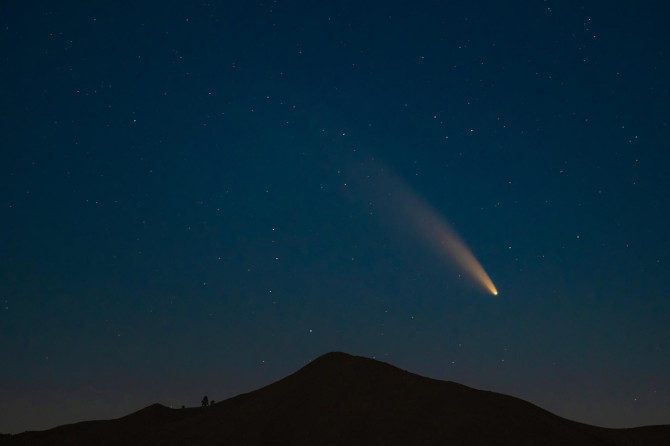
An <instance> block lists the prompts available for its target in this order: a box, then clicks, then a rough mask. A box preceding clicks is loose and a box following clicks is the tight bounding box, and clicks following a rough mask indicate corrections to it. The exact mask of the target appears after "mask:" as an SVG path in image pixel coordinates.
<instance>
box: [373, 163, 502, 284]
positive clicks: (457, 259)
mask: <svg viewBox="0 0 670 446" xmlns="http://www.w3.org/2000/svg"><path fill="white" fill-rule="evenodd" d="M369 177H370V176H369ZM374 180H376V181H377V184H376V186H375V189H377V190H378V191H381V190H383V191H384V192H383V199H382V200H380V201H379V202H380V203H381V204H382V207H383V208H387V209H389V210H390V211H392V213H393V214H394V216H395V219H397V220H398V221H400V222H402V223H404V224H403V226H404V227H406V228H409V229H411V230H412V232H415V233H416V236H417V237H419V238H420V239H422V240H423V241H424V242H425V243H427V244H428V246H430V247H432V248H433V249H434V250H435V251H436V252H437V253H438V254H439V255H440V256H441V257H443V258H445V259H446V260H448V261H449V262H450V263H452V264H453V265H454V266H455V267H456V268H457V269H458V270H461V271H463V272H464V273H465V274H466V275H467V276H468V277H469V278H470V279H472V280H473V282H474V283H476V284H477V285H478V286H479V287H480V288H482V290H484V291H486V292H487V293H491V294H492V295H494V296H497V295H498V290H497V288H496V286H495V285H494V284H493V281H492V280H491V278H490V277H489V275H488V274H487V273H486V271H485V270H484V267H483V266H482V265H481V263H479V261H478V260H477V258H476V257H475V255H474V254H473V253H472V251H471V250H470V248H468V246H467V245H466V244H465V242H464V241H463V240H462V239H461V237H459V235H458V234H457V233H456V231H455V230H454V229H453V228H452V227H451V226H450V225H449V223H447V221H446V219H445V218H443V217H442V216H441V215H440V214H439V213H438V212H437V211H435V210H434V208H433V207H432V206H430V205H429V204H428V203H427V202H426V201H425V200H423V199H422V198H421V197H420V196H419V195H417V194H416V193H414V192H413V191H412V189H411V188H410V187H409V186H408V185H407V184H406V183H405V182H403V181H402V180H401V179H399V178H397V177H395V176H394V175H392V174H391V173H390V172H389V171H388V169H380V170H379V171H377V174H376V175H375V176H374ZM380 188H381V189H380Z"/></svg>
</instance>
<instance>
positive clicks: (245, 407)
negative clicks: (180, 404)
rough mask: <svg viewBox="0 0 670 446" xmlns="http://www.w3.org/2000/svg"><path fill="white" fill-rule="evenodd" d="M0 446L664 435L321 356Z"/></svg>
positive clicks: (614, 440) (595, 441)
mask: <svg viewBox="0 0 670 446" xmlns="http://www.w3.org/2000/svg"><path fill="white" fill-rule="evenodd" d="M0 444H1V445H3V446H4V445H262V444H263V445H265V444H268V445H269V444H272V445H410V444H411V445H428V444H431V445H432V444H443V445H665V446H667V445H670V425H669V426H649V427H640V428H634V429H605V428H600V427H595V426H589V425H585V424H580V423H576V422H574V421H569V420H566V419H564V418H561V417H558V416H556V415H553V414H551V413H549V412H547V411H545V410H543V409H540V408H539V407H537V406H534V405H533V404H530V403H528V402H525V401H523V400H520V399H517V398H513V397H510V396H506V395H501V394H497V393H493V392H485V391H480V390H475V389H472V388H469V387H466V386H463V385H460V384H456V383H453V382H447V381H437V380H433V379H429V378H424V377H422V376H418V375H414V374H412V373H409V372H406V371H403V370H400V369H398V368H396V367H393V366H391V365H389V364H385V363H382V362H378V361H375V360H372V359H367V358H362V357H357V356H350V355H347V354H345V353H328V354H326V355H324V356H321V357H320V358H318V359H316V360H314V361H313V362H311V363H310V364H309V365H307V366H306V367H304V368H302V369H301V370H299V371H297V372H296V373H294V374H292V375H290V376H287V377H286V378H284V379H282V380H280V381H278V382H276V383H274V384H271V385H269V386H267V387H264V388H262V389H259V390H256V391H254V392H250V393H247V394H243V395H239V396H236V397H234V398H231V399H229V400H226V401H223V402H220V403H217V404H215V405H213V406H211V407H202V408H189V409H169V408H167V407H165V406H161V405H159V404H154V405H152V406H149V407H147V408H145V409H142V410H140V411H138V412H135V413H133V414H130V415H128V416H125V417H123V418H119V419H115V420H106V421H87V422H82V423H77V424H70V425H65V426H59V427H56V428H54V429H50V430H46V431H40V432H25V433H22V434H18V435H12V436H9V437H0Z"/></svg>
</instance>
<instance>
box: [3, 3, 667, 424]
mask: <svg viewBox="0 0 670 446" xmlns="http://www.w3.org/2000/svg"><path fill="white" fill-rule="evenodd" d="M669 13H670V11H669V10H668V6H666V4H665V2H660V1H659V2H654V1H650V2H633V1H622V2H615V3H612V2H563V1H540V0H537V1H523V2H521V1H513V2H499V1H479V2H476V1H475V2H437V1H435V2H430V1H421V2H360V1H339V2H292V1H282V0H277V1H274V2H270V1H261V2H204V3H202V2H201V3H196V2H175V1H161V2H155V1H146V2H32V3H26V2H3V4H2V5H1V6H0V25H1V27H2V28H1V34H0V87H1V88H2V92H3V93H2V101H0V134H1V135H2V161H1V162H0V181H1V183H0V186H1V187H0V209H1V215H0V216H1V218H0V233H1V236H0V352H1V355H2V367H0V432H19V431H23V430H27V429H44V428H48V427H52V426H55V425H58V424H63V423H71V422H75V421H79V420H83V419H98V418H110V417H117V416H121V415H125V414H127V413H129V412H131V411H134V410H137V409H140V408H142V407H144V406H147V405H149V404H151V403H154V402H160V403H162V404H165V405H173V406H176V407H179V406H181V405H182V404H185V405H187V406H190V405H197V404H199V402H200V398H201V397H202V395H203V394H207V395H208V396H209V397H210V399H215V400H222V399H224V398H227V397H231V396H233V395H236V394H238V393H240V392H245V391H249V390H252V389H255V388H258V387H260V386H262V385H265V384H268V383H270V382H272V381H274V380H276V379H278V378H281V377H283V376H284V375H286V374H288V373H290V372H293V371H294V370H296V369H298V368H299V367H301V366H303V365H304V364H306V363H307V362H308V361H309V360H311V359H314V358H315V357H317V356H318V355H320V354H323V353H325V352H328V351H331V350H343V351H346V352H349V353H352V354H360V355H365V356H371V357H376V358H378V359H381V360H384V361H387V362H391V363H393V364H395V365H397V366H399V367H401V368H404V369H408V370H410V371H413V372H416V373H420V374H423V375H427V376H430V377H433V378H438V379H444V380H452V381H457V382H460V383H463V384H466V385H470V386H473V387H476V388H480V389H488V390H493V391H496V392H502V393H506V394H511V395H514V396H517V397H520V398H523V399H526V400H529V401H531V402H533V403H535V404H537V405H539V406H541V407H543V408H545V409H547V410H550V411H552V412H554V413H556V414H558V415H561V416H564V417H567V418H570V419H574V420H578V421H581V422H586V423H593V424H598V425H602V426H611V427H624V426H637V425H645V424H661V423H662V424H667V423H670V350H669V345H670V343H669V341H670V324H668V321H669V320H670V299H669V298H670V293H669V291H668V285H667V280H668V277H670V257H669V256H668V253H669V252H670V235H669V233H668V228H669V227H670V213H669V211H668V193H669V192H670V175H669V174H670V171H669V168H668V166H669V165H670V135H669V128H670V127H669V126H670V107H669V104H670V93H669V91H670V87H669V81H668V80H669V79H670V59H669V58H668V56H669V54H668V52H669V45H670V32H669V31H668V27H667V23H666V22H667V20H666V19H667V17H668V14H669ZM389 174H390V175H392V176H393V178H397V179H398V181H399V182H401V183H402V184H404V185H405V186H404V187H407V189H408V190H410V191H411V193H412V194H415V195H416V196H417V197H421V200H423V202H425V203H426V204H427V205H428V206H430V208H431V209H432V210H433V211H434V212H435V213H437V214H438V215H441V216H442V217H443V218H444V219H445V221H448V222H450V224H451V225H452V226H453V227H454V228H455V229H456V230H457V231H458V232H459V234H460V235H461V237H462V238H463V239H464V240H465V242H466V243H467V244H468V246H469V247H470V249H471V250H472V251H473V253H474V254H475V256H477V258H478V260H479V261H480V262H481V264H482V265H483V267H484V268H485V269H486V271H487V272H488V274H489V275H490V276H491V278H492V280H493V282H494V283H495V285H496V286H497V288H498V290H499V292H500V294H499V295H498V296H496V297H494V296H491V295H489V294H486V293H484V292H482V291H481V290H480V288H479V287H478V286H476V285H475V284H473V283H471V282H470V281H468V279H467V278H466V277H465V276H464V275H463V271H459V270H458V268H454V267H453V266H452V265H450V264H449V263H448V262H445V260H444V259H443V258H442V257H441V256H440V255H438V254H437V253H436V250H435V249H433V248H434V246H430V242H429V241H427V239H426V238H425V237H422V236H421V234H416V232H417V228H416V227H410V226H412V225H411V224H408V223H407V222H408V221H409V222H411V221H412V220H411V219H404V218H401V216H403V215H406V214H407V213H412V212H414V211H415V209H414V208H413V207H412V206H407V205H406V202H404V201H403V200H396V199H395V197H397V192H398V191H397V183H396V182H393V181H389V180H388V178H389ZM412 215H413V214H412Z"/></svg>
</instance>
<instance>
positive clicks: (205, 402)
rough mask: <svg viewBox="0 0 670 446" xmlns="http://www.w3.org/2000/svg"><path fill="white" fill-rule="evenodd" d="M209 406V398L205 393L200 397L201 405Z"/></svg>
mask: <svg viewBox="0 0 670 446" xmlns="http://www.w3.org/2000/svg"><path fill="white" fill-rule="evenodd" d="M207 406H209V398H207V395H205V396H203V397H202V407H207Z"/></svg>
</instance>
